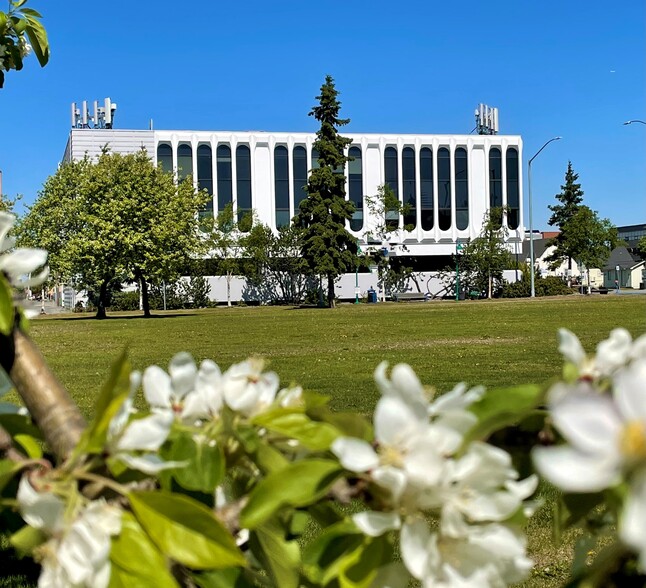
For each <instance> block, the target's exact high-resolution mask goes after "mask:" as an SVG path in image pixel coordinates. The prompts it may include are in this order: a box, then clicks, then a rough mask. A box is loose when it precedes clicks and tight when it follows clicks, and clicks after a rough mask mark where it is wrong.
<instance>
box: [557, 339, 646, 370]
mask: <svg viewBox="0 0 646 588" xmlns="http://www.w3.org/2000/svg"><path fill="white" fill-rule="evenodd" d="M558 336H559V351H560V352H561V354H562V355H563V357H564V358H565V359H566V360H567V361H568V362H570V363H571V364H573V365H574V366H576V368H577V370H578V374H579V378H580V379H582V380H591V381H594V380H598V379H599V378H602V377H608V376H611V375H612V374H613V373H614V372H615V371H616V370H617V369H618V368H620V367H622V366H624V365H626V364H627V363H628V361H629V360H630V358H631V357H632V356H634V355H633V353H634V352H633V349H636V350H638V351H637V352H638V353H640V351H639V350H640V349H641V350H645V351H646V338H644V337H642V338H640V339H638V340H637V341H635V343H634V344H633V341H632V337H631V336H630V333H629V332H628V331H626V329H613V330H612V331H611V332H610V336H609V337H608V339H606V340H605V341H601V343H599V344H598V345H597V353H596V354H595V355H594V356H588V355H586V353H585V351H584V350H583V347H582V345H581V342H580V341H579V339H578V337H577V336H576V335H575V334H574V333H572V332H571V331H568V330H567V329H559V331H558Z"/></svg>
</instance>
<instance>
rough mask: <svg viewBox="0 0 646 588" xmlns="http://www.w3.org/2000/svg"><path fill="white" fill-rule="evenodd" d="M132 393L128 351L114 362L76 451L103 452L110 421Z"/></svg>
mask: <svg viewBox="0 0 646 588" xmlns="http://www.w3.org/2000/svg"><path fill="white" fill-rule="evenodd" d="M129 394H130V362H129V361H128V358H127V356H126V352H125V351H124V352H123V353H121V355H120V356H119V358H118V359H117V360H116V361H115V362H114V364H112V369H111V370H110V377H109V378H108V381H107V382H106V383H105V384H104V386H103V388H102V389H101V393H100V394H99V397H98V399H97V402H96V406H95V408H94V415H95V416H94V420H93V421H92V423H91V424H90V426H89V427H88V428H87V429H86V430H85V432H84V433H83V437H82V439H81V442H80V443H79V446H78V447H77V449H76V453H77V454H79V453H84V452H86V453H101V452H102V451H103V449H104V447H105V443H106V439H107V436H108V427H109V426H110V421H111V420H112V419H113V418H114V416H115V415H116V414H117V412H118V411H119V409H120V408H121V406H122V405H123V403H124V402H125V400H126V398H128V395H129Z"/></svg>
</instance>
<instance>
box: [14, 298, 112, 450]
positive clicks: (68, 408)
mask: <svg viewBox="0 0 646 588" xmlns="http://www.w3.org/2000/svg"><path fill="white" fill-rule="evenodd" d="M104 310H105V308H104ZM13 342H14V348H15V359H14V362H13V365H12V367H11V370H10V372H9V377H10V378H11V381H12V382H13V383H14V385H15V386H16V390H17V392H18V394H20V396H21V398H22V399H23V401H24V402H25V406H26V407H27V410H29V413H30V414H31V416H32V418H33V419H34V422H35V423H36V426H37V427H38V428H39V429H40V431H41V432H42V433H43V436H44V437H45V441H46V443H47V445H48V446H49V447H50V448H51V450H52V451H53V452H54V454H55V455H56V457H57V458H58V459H59V460H61V461H62V460H64V459H65V458H66V457H68V456H69V455H70V454H71V453H72V451H73V450H74V448H75V447H76V446H77V445H78V443H79V441H80V440H81V435H82V434H83V430H84V429H85V421H84V420H83V417H82V416H81V413H80V412H79V410H78V408H77V407H76V405H75V404H74V402H72V399H71V398H70V396H69V394H68V393H67V391H66V390H65V388H63V386H62V385H61V383H60V382H59V381H58V379H57V378H56V376H55V375H54V374H53V373H52V372H51V371H50V370H49V368H48V366H47V364H46V363H45V360H44V359H43V356H42V355H41V354H40V351H38V348H37V347H36V346H35V345H34V344H33V343H32V341H31V340H30V339H29V338H28V337H27V336H26V335H25V334H24V333H23V332H22V331H20V330H19V329H16V330H15V331H14V335H13Z"/></svg>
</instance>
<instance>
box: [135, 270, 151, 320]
mask: <svg viewBox="0 0 646 588" xmlns="http://www.w3.org/2000/svg"><path fill="white" fill-rule="evenodd" d="M135 275H136V276H137V279H138V280H139V287H140V288H141V305H142V306H143V309H142V310H143V311H144V317H146V318H150V297H149V296H148V283H147V282H146V277H145V276H144V274H143V272H142V271H141V270H140V269H138V270H135Z"/></svg>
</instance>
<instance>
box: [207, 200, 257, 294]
mask: <svg viewBox="0 0 646 588" xmlns="http://www.w3.org/2000/svg"><path fill="white" fill-rule="evenodd" d="M202 223H203V224H204V223H205V219H203V221H202ZM240 224H242V225H243V226H242V227H239V226H238V225H239V223H238V222H236V217H235V215H234V214H233V205H232V204H227V205H226V207H225V208H224V209H223V210H222V211H220V212H219V213H218V215H217V217H216V218H214V219H211V223H210V225H209V226H207V229H206V230H207V233H206V248H207V251H208V252H209V254H210V255H211V256H212V257H213V258H214V259H217V261H218V272H219V273H220V274H221V275H224V276H225V277H226V281H227V306H231V281H232V280H233V276H234V275H236V274H238V273H240V271H241V270H240V250H241V239H242V237H243V233H242V232H241V228H243V229H247V228H250V227H249V224H250V223H249V221H248V219H247V218H245V217H243V219H241V221H240Z"/></svg>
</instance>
